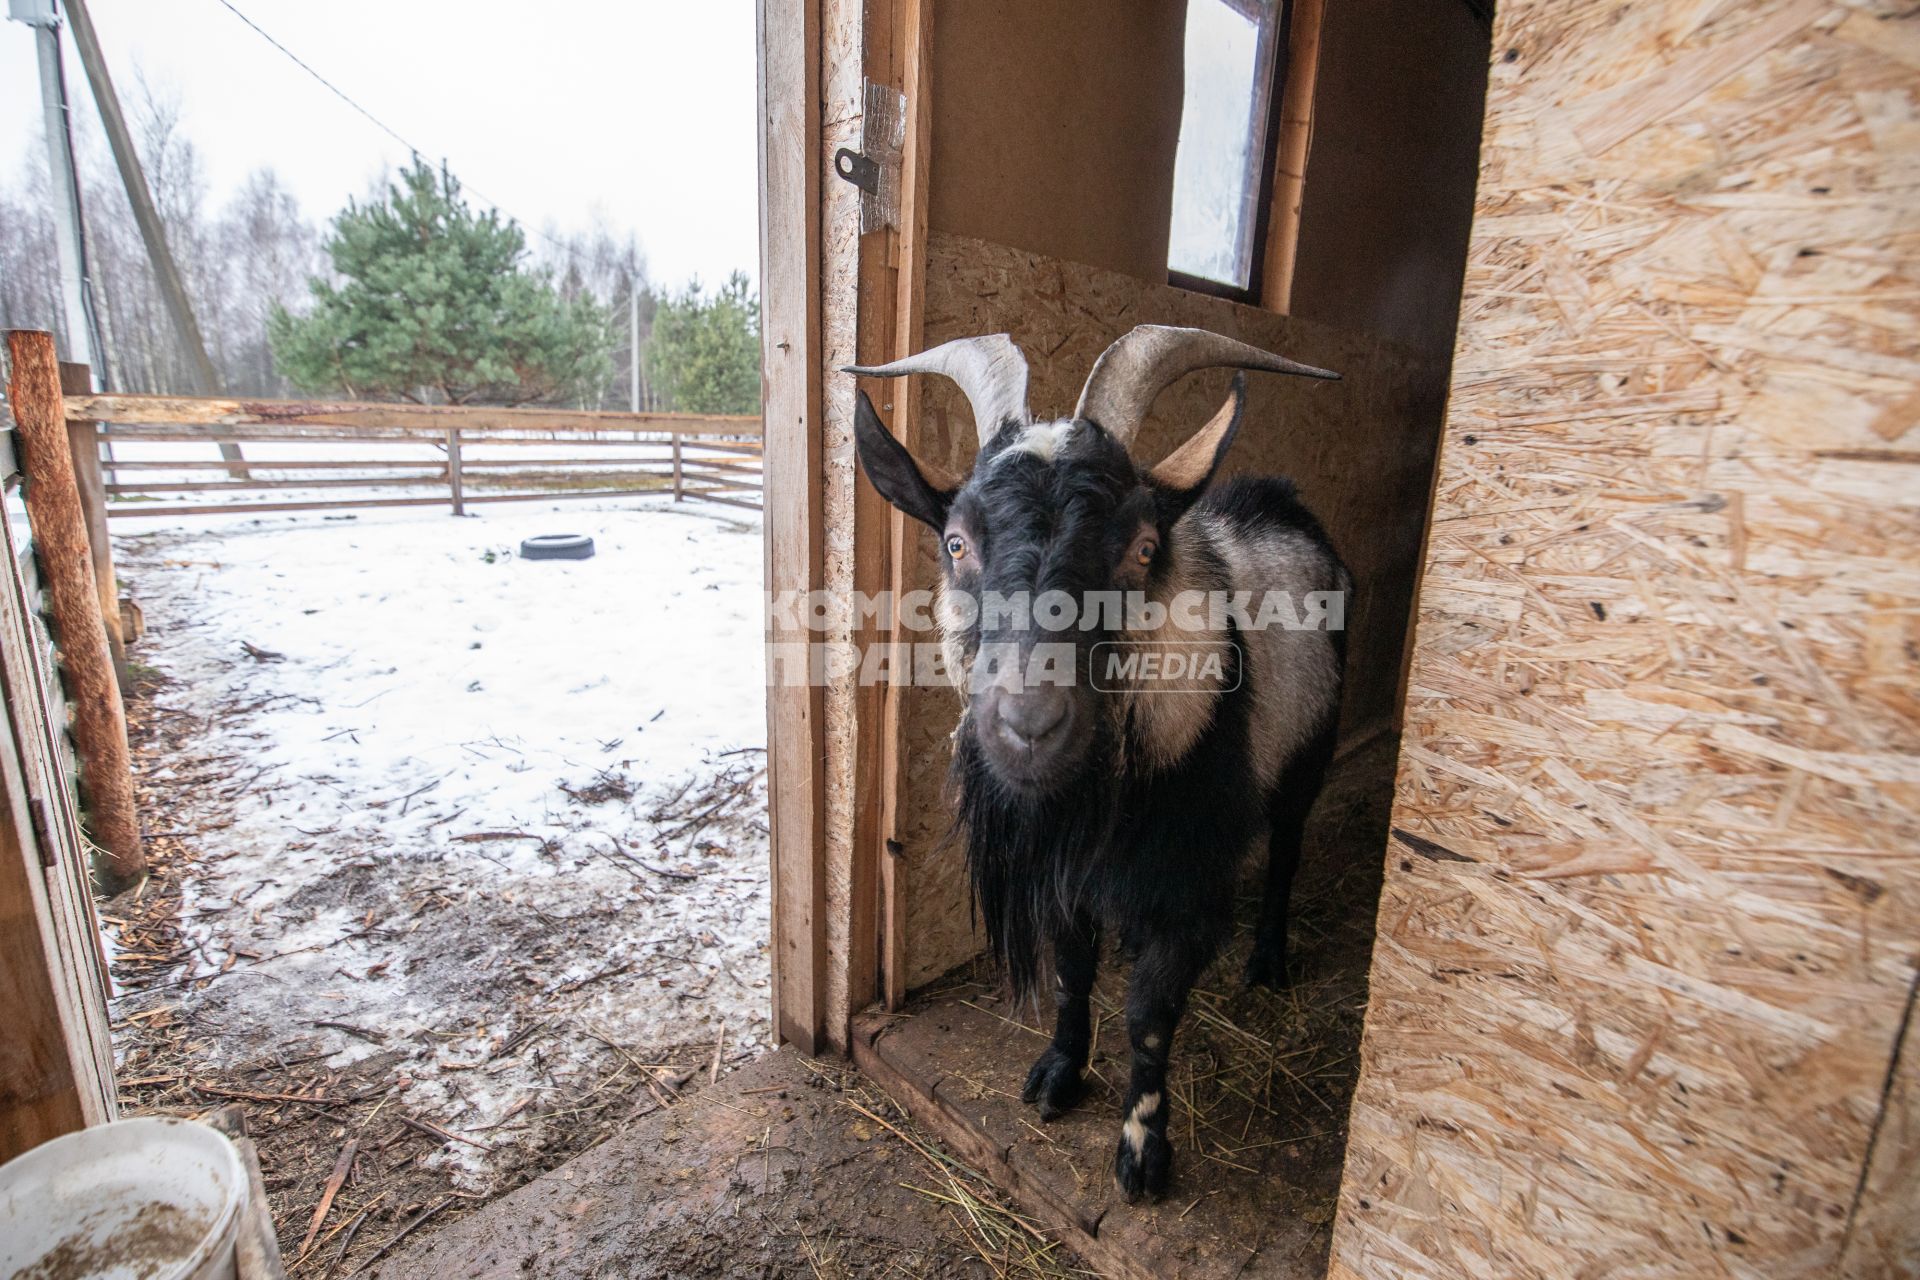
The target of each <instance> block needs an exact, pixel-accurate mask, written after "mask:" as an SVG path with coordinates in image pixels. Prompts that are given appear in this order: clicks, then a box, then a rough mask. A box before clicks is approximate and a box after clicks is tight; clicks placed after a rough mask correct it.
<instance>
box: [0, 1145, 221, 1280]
mask: <svg viewBox="0 0 1920 1280" xmlns="http://www.w3.org/2000/svg"><path fill="white" fill-rule="evenodd" d="M246 1203H247V1174H246V1168H245V1166H244V1165H242V1164H241V1162H240V1153H239V1152H237V1151H235V1150H234V1147H233V1144H232V1143H231V1142H229V1141H227V1138H226V1135H224V1134H222V1133H220V1132H219V1131H218V1130H217V1129H210V1128H208V1127H207V1126H206V1125H203V1124H195V1123H194V1122H193V1121H191V1120H169V1119H164V1118H160V1117H147V1118H143V1119H139V1120H120V1121H116V1122H115V1123H113V1124H103V1125H97V1126H95V1127H94V1128H91V1129H82V1130H80V1131H79V1132H78V1133H70V1134H67V1135H66V1136H65V1137H63V1138H55V1139H54V1140H53V1141H52V1142H46V1143H42V1144H41V1145H40V1146H37V1147H35V1148H34V1149H33V1150H31V1151H29V1152H27V1153H26V1154H25V1155H23V1156H20V1157H18V1158H17V1159H14V1160H12V1161H9V1162H8V1163H7V1164H5V1165H0V1277H4V1280H233V1270H234V1267H233V1246H234V1241H235V1240H236V1239H237V1238H238V1235H239V1228H240V1221H241V1214H242V1211H243V1210H244V1209H245V1208H246Z"/></svg>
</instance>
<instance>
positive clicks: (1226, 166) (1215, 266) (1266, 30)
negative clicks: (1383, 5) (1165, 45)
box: [1167, 0, 1284, 301]
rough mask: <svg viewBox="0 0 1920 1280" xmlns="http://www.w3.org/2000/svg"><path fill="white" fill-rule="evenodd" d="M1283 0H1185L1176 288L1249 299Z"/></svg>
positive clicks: (1173, 254) (1173, 243) (1262, 211)
mask: <svg viewBox="0 0 1920 1280" xmlns="http://www.w3.org/2000/svg"><path fill="white" fill-rule="evenodd" d="M1283 3H1284V0H1190V3H1189V4H1188V5H1187V45H1186V100H1185V102H1184V104H1183V105H1182V108H1181V115H1180V143H1179V149H1178V150H1177V151H1176V152H1175V156H1174V165H1173V229H1172V234H1171V235H1170V236H1169V237H1168V244H1167V268H1168V271H1169V273H1170V275H1171V276H1172V279H1173V282H1174V283H1175V284H1179V285H1184V286H1186V287H1188V288H1196V289H1204V290H1206V291H1207V292H1209V293H1218V294H1224V295H1225V296H1228V297H1233V298H1238V299H1241V300H1243V301H1254V300H1255V299H1256V295H1257V293H1258V279H1257V277H1258V275H1259V272H1260V256H1261V250H1262V248H1263V245H1262V243H1261V242H1262V240H1263V239H1264V233H1265V229H1266V212H1267V206H1268V203H1269V202H1268V198H1267V197H1268V185H1269V183H1268V175H1269V173H1270V171H1271V169H1272V163H1271V162H1272V155H1273V141H1274V139H1273V130H1272V128H1271V124H1272V120H1271V117H1272V115H1273V110H1272V108H1273V103H1274V101H1275V100H1276V98H1277V96H1278V94H1277V92H1276V90H1277V86H1276V85H1275V83H1274V80H1275V71H1274V68H1275V66H1276V64H1277V62H1278V57H1277V56H1276V55H1277V53H1278V51H1279V49H1280V47H1281V45H1282V43H1283V41H1282V40H1281V38H1280V36H1281V32H1280V26H1281V17H1282V4H1283Z"/></svg>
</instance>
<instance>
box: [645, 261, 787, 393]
mask: <svg viewBox="0 0 1920 1280" xmlns="http://www.w3.org/2000/svg"><path fill="white" fill-rule="evenodd" d="M647 365H648V367H649V368H650V370H651V372H652V374H653V380H654V385H656V386H657V387H659V389H660V391H661V394H662V395H663V396H664V397H665V399H666V402H667V404H668V405H669V406H670V407H671V408H673V409H676V410H678V411H680V412H682V413H758V412H760V299H759V298H758V297H757V296H755V295H754V294H753V293H752V292H751V291H750V289H749V287H748V284H747V278H746V276H744V275H742V274H741V273H740V272H738V271H736V272H734V273H733V274H732V275H731V276H729V277H728V278H727V283H726V284H725V285H723V286H722V287H721V289H720V292H719V293H717V294H715V295H714V296H713V297H711V298H707V297H704V296H702V294H701V290H700V286H699V285H698V284H697V283H696V284H694V285H693V286H691V287H690V288H689V289H688V290H687V291H686V292H685V293H683V294H681V295H680V296H679V297H677V298H669V299H666V300H665V301H663V302H661V303H660V309H659V310H658V311H657V312H655V313H654V317H653V336H652V337H651V338H650V339H649V340H648V343H647Z"/></svg>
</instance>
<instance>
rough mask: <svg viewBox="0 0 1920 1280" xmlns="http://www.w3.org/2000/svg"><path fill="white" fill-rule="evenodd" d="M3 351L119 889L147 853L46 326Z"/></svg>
mask: <svg viewBox="0 0 1920 1280" xmlns="http://www.w3.org/2000/svg"><path fill="white" fill-rule="evenodd" d="M7 351H8V353H9V354H10V355H11V356H12V357H13V381H12V382H11V383H10V384H9V385H8V388H7V394H8V398H9V400H10V401H11V402H12V405H13V421H14V425H15V432H14V435H15V438H16V439H17V441H18V443H19V453H20V470H21V473H22V475H23V476H24V478H25V485H26V497H27V516H28V519H29V520H30V521H31V522H32V525H33V548H34V556H35V559H36V560H38V562H39V565H40V576H41V580H42V581H43V582H44V584H45V586H46V592H47V604H48V610H49V612H50V613H51V614H52V617H53V627H54V641H55V643H56V645H57V646H58V648H59V650H60V666H61V670H62V671H63V672H64V674H65V676H66V681H67V701H68V702H69V703H70V704H71V706H72V708H73V745H74V750H75V753H76V754H77V755H78V756H79V758H80V785H81V788H82V791H83V798H84V800H85V802H86V803H85V808H86V814H87V818H88V826H89V827H90V828H91V832H90V834H91V835H92V837H93V842H94V843H95V844H96V845H98V846H99V847H100V850H101V853H102V854H103V860H102V864H101V866H100V878H101V880H102V881H104V882H105V886H106V888H107V889H108V891H109V892H113V891H118V890H120V889H123V888H125V887H126V886H128V885H129V884H131V883H133V881H135V880H137V879H139V878H140V876H142V875H143V874H145V872H146V869H147V857H146V853H145V851H144V850H143V849H142V848H141V847H140V819H139V816H138V814H137V812H136V810H135V808H134V802H133V764H132V760H131V757H130V755H129V753H128V750H127V714H126V708H125V707H124V706H123V705H122V703H121V701H120V685H119V682H118V681H116V680H115V679H114V676H113V655H112V653H111V651H110V650H109V649H108V647H107V630H106V626H105V620H104V619H103V618H102V617H101V613H100V593H99V590H98V588H97V587H96V585H95V583H94V576H93V552H92V548H91V547H90V546H89V544H88V540H87V523H86V516H85V514H84V512H83V510H82V507H81V501H80V492H79V486H78V485H77V484H76V483H75V480H74V471H73V453H72V449H71V447H70V445H69V443H68V440H67V419H66V412H67V411H66V401H65V398H64V397H63V396H62V395H61V392H60V369H59V362H58V359H57V357H56V356H55V355H54V351H53V335H52V334H49V333H39V332H34V331H30V330H24V329H15V330H12V331H11V332H9V333H8V334H7Z"/></svg>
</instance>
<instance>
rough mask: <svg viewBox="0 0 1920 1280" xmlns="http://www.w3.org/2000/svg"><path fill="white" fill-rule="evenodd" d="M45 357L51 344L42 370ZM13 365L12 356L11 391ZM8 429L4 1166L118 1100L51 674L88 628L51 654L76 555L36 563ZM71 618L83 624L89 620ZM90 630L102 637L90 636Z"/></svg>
mask: <svg viewBox="0 0 1920 1280" xmlns="http://www.w3.org/2000/svg"><path fill="white" fill-rule="evenodd" d="M52 359H53V344H52V341H51V340H50V339H49V340H47V341H46V342H45V346H44V362H45V364H46V366H47V367H48V368H49V369H50V368H51V364H52ZM18 373H19V370H18V366H17V364H16V368H15V375H16V386H17V379H18ZM15 438H16V433H15V432H14V431H13V430H12V429H11V428H9V427H7V426H6V425H5V424H4V419H0V484H3V493H4V503H5V511H4V513H0V537H3V538H4V544H5V545H4V548H0V702H3V703H4V706H5V710H6V717H7V727H8V732H7V733H5V734H0V973H4V974H5V981H4V982H0V1025H3V1026H4V1028H5V1029H4V1032H0V1161H5V1160H8V1159H11V1158H12V1157H14V1156H16V1155H18V1154H20V1153H21V1152H23V1151H26V1150H28V1149H29V1148H31V1147H33V1146H35V1145H37V1144H39V1143H40V1142H43V1141H46V1140H47V1139H49V1138H54V1137H58V1136H59V1135H60V1134H63V1133H66V1132H69V1131H71V1130H73V1129H77V1128H79V1127H81V1126H82V1125H87V1124H97V1123H99V1122H101V1121H103V1120H111V1119H113V1118H114V1112H115V1105H116V1104H115V1097H114V1086H113V1054H112V1050H111V1049H110V1047H109V1045H108V1031H107V1009H106V1002H107V992H108V981H107V971H106V962H105V957H104V955H103V954H102V951H101V944H100V926H99V922H98V920H97V918H96V916H95V913H94V907H93V895H92V892H91V887H90V884H89V878H90V877H89V871H90V868H89V857H90V852H91V851H90V849H89V847H88V841H87V839H86V838H85V836H84V835H83V834H82V829H81V811H80V807H79V797H78V794H77V791H76V786H75V780H76V774H77V772H78V769H79V763H80V762H79V761H78V760H77V759H76V757H75V752H74V743H73V741H72V739H71V738H70V737H69V736H68V727H69V725H70V724H71V723H72V722H73V714H72V712H73V708H72V706H71V705H70V703H69V701H68V698H67V693H66V690H65V688H64V686H63V681H62V671H61V667H62V665H64V663H63V662H62V661H61V660H63V659H67V658H69V657H70V656H71V654H72V653H74V652H77V651H78V649H79V648H80V647H81V643H82V641H83V640H85V639H86V638H87V636H85V635H82V634H68V633H64V632H63V633H62V634H63V643H62V645H61V648H60V651H59V652H58V653H56V649H55V645H54V638H55V637H54V634H53V631H51V630H50V629H49V626H48V618H47V614H48V612H49V600H48V591H47V586H46V583H47V575H48V574H50V573H56V572H67V573H71V571H72V570H74V569H76V568H79V567H80V566H79V565H78V564H77V563H76V562H75V561H74V559H73V558H72V557H68V558H66V559H64V560H62V559H61V558H60V557H57V556H56V557H52V558H51V559H50V560H49V559H46V558H47V557H48V556H49V551H48V548H47V547H46V546H44V545H43V542H42V538H41V536H40V532H41V531H40V530H39V529H37V528H36V527H35V522H36V521H37V520H38V519H39V514H38V513H35V514H32V515H30V514H29V511H28V506H27V504H26V503H25V502H23V501H22V491H23V488H24V487H25V485H24V484H23V480H24V479H25V477H24V476H23V474H22V470H23V468H22V466H21V464H20V461H19V455H18V454H17V453H16V450H15ZM35 483H36V484H40V487H41V489H42V493H41V494H40V495H39V496H38V498H36V501H39V500H40V499H44V498H46V497H49V496H51V495H52V493H53V492H54V491H55V490H57V489H58V488H59V485H58V483H57V479H53V478H49V479H46V480H45V481H44V482H42V479H41V477H39V476H37V475H36V477H35ZM68 492H69V494H70V493H71V481H70V480H69V482H68ZM49 566H51V567H49ZM76 626H77V630H79V631H81V632H85V631H87V630H89V629H91V628H97V627H98V626H99V619H97V618H94V617H92V616H91V615H89V616H88V617H85V618H82V619H81V620H80V621H79V623H78V624H76ZM58 629H59V628H55V630H58ZM91 638H92V642H93V643H94V644H95V645H99V644H100V642H101V640H100V637H99V636H98V635H97V633H96V634H94V635H93V636H92V637H91ZM103 661H104V659H103ZM122 767H123V768H124V765H123V766H122Z"/></svg>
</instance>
